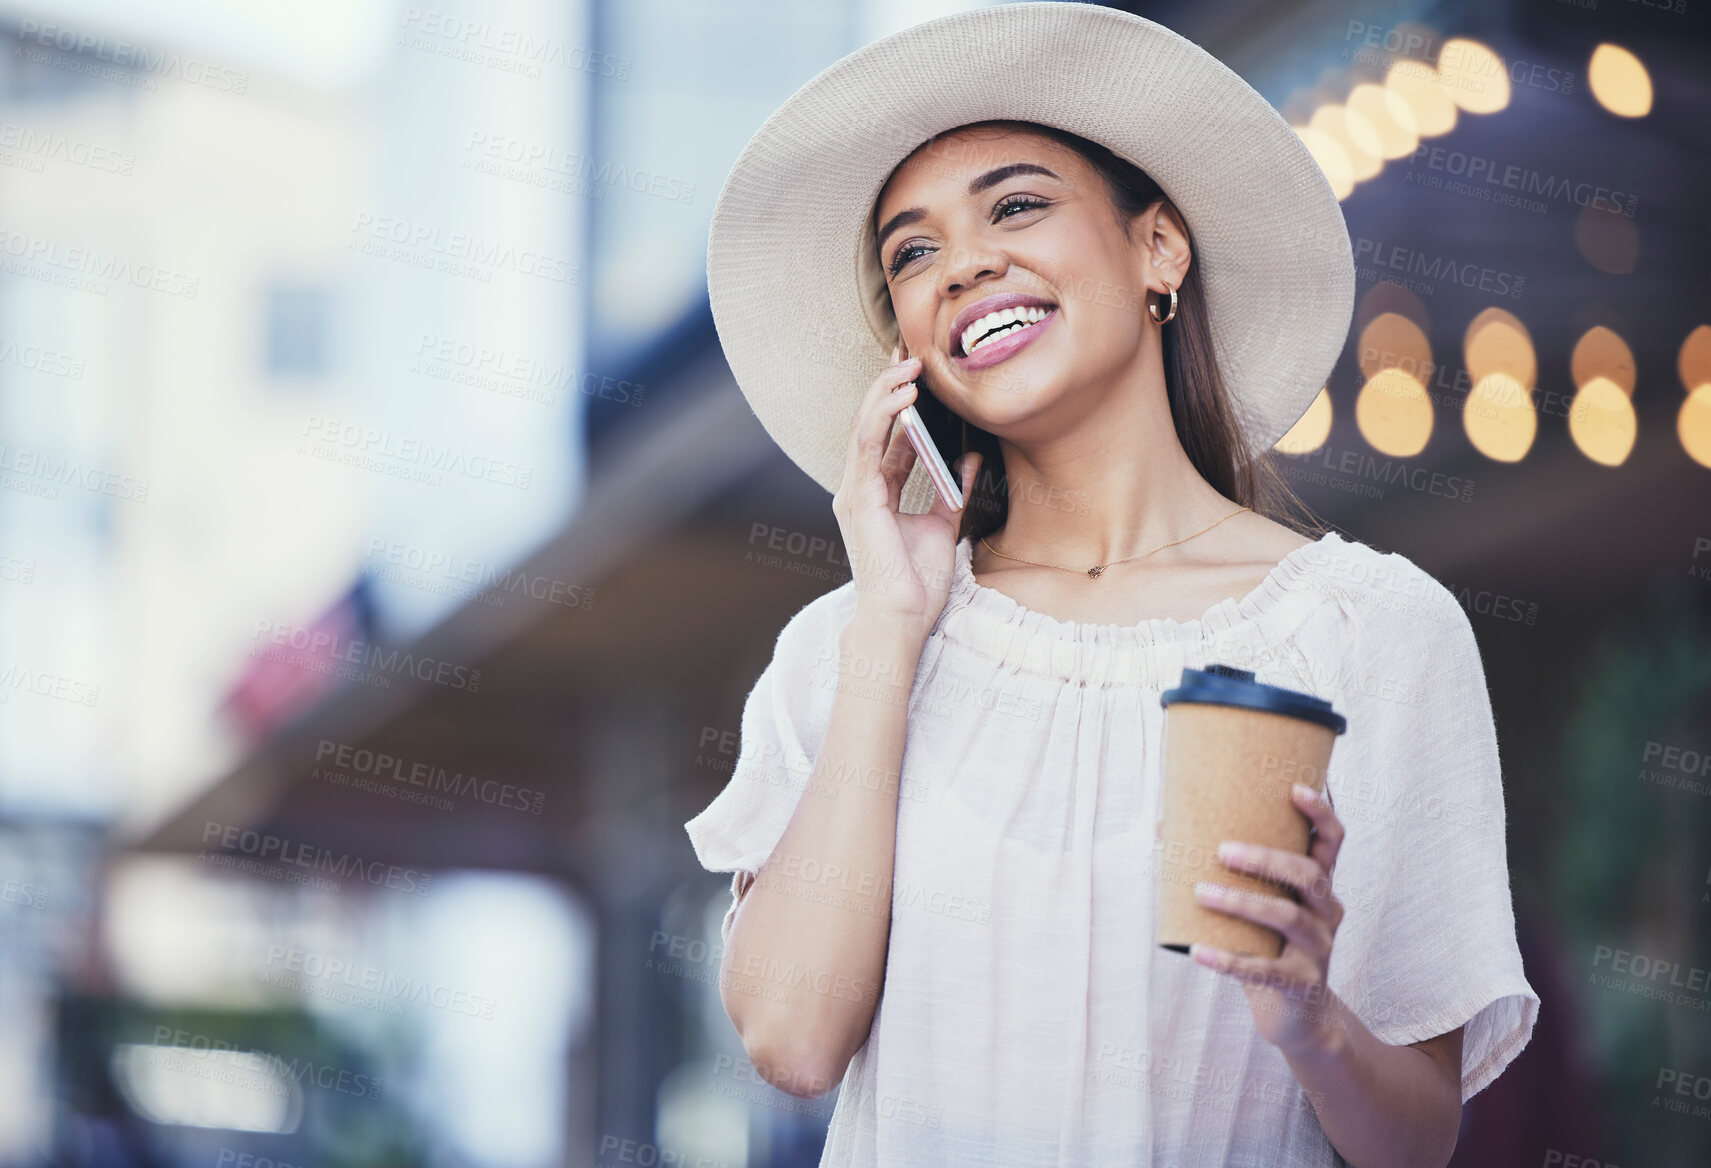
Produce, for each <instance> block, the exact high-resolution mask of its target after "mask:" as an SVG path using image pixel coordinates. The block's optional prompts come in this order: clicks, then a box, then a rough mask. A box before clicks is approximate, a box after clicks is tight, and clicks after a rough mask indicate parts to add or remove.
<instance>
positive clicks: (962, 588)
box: [934, 531, 1348, 684]
mask: <svg viewBox="0 0 1711 1168" xmlns="http://www.w3.org/2000/svg"><path fill="white" fill-rule="evenodd" d="M1347 546H1348V541H1346V540H1344V539H1343V538H1342V537H1341V536H1339V535H1338V534H1337V533H1336V532H1334V531H1327V532H1326V533H1325V534H1324V535H1323V536H1321V537H1320V538H1319V539H1318V540H1317V541H1315V542H1313V543H1307V544H1303V545H1301V546H1300V547H1298V548H1296V549H1294V550H1293V551H1291V552H1290V553H1289V554H1288V555H1286V556H1284V557H1283V559H1281V560H1279V561H1278V562H1277V563H1276V564H1275V565H1273V566H1272V569H1271V571H1270V572H1268V573H1266V576H1265V578H1264V579H1263V580H1261V581H1260V582H1259V583H1258V584H1257V585H1255V586H1254V587H1253V589H1252V590H1251V591H1249V592H1248V594H1247V595H1246V596H1243V597H1241V598H1239V599H1238V598H1236V597H1226V598H1224V599H1223V600H1220V601H1218V602H1217V603H1215V604H1213V605H1212V606H1211V607H1210V608H1208V609H1207V610H1206V611H1205V612H1204V613H1202V614H1201V615H1200V616H1198V617H1196V618H1194V619H1192V620H1186V621H1179V620H1176V619H1175V618H1173V617H1154V618H1148V619H1145V620H1142V621H1140V622H1138V623H1136V624H1132V625H1122V624H1092V623H1087V622H1080V621H1069V620H1058V619H1057V618H1055V617H1051V616H1047V615H1046V614H1045V613H1043V612H1036V611H1034V610H1033V609H1030V608H1027V607H1025V606H1023V605H1022V604H1020V603H1018V602H1017V601H1015V600H1013V599H1012V598H1011V597H1009V596H1007V595H1005V594H1004V593H1002V592H1000V591H998V590H997V589H995V588H989V587H987V586H986V585H984V584H981V583H980V582H979V581H977V580H976V579H975V576H974V545H973V541H972V540H970V539H968V538H964V539H961V540H959V541H958V542H957V545H956V567H955V570H954V572H953V575H952V578H951V586H950V595H949V597H948V599H947V603H946V605H945V608H944V612H943V613H942V614H941V615H940V617H939V621H938V623H937V624H936V625H935V626H934V632H935V633H936V634H941V635H943V636H944V637H945V638H946V639H948V640H950V641H953V642H957V643H961V644H963V645H965V646H968V647H970V648H973V649H975V650H977V651H979V652H982V653H983V654H985V655H987V656H989V657H993V658H994V659H996V660H998V661H1000V662H1001V663H1003V664H1005V665H1007V666H1009V667H1011V668H1013V669H1016V670H1021V671H1027V672H1036V673H1044V674H1048V675H1053V676H1056V677H1058V678H1060V679H1061V680H1064V681H1076V682H1080V683H1082V684H1090V683H1092V684H1104V683H1125V682H1134V681H1137V680H1139V681H1143V682H1146V681H1152V680H1156V678H1157V676H1158V675H1159V673H1160V670H1159V666H1160V665H1161V664H1162V658H1161V650H1163V651H1168V653H1167V654H1166V655H1168V656H1169V657H1170V658H1172V661H1171V664H1172V665H1173V666H1174V667H1175V668H1177V669H1180V664H1177V663H1179V662H1181V661H1182V660H1184V652H1182V651H1183V650H1186V651H1187V655H1188V656H1193V655H1194V647H1196V646H1200V645H1202V644H1204V643H1205V642H1208V641H1211V640H1214V639H1216V638H1217V637H1218V636H1219V634H1222V633H1224V632H1227V631H1229V630H1231V629H1234V628H1237V627H1238V626H1240V625H1243V624H1247V623H1251V622H1257V621H1260V620H1262V619H1263V618H1265V617H1266V616H1267V615H1268V614H1269V613H1272V612H1273V610H1275V609H1277V608H1278V607H1279V606H1280V605H1282V604H1284V602H1285V601H1286V600H1287V599H1288V598H1289V597H1290V596H1292V595H1296V594H1298V593H1299V588H1298V585H1300V583H1301V582H1302V581H1303V580H1305V579H1307V578H1309V577H1310V576H1311V575H1312V573H1313V570H1314V567H1315V565H1316V564H1318V563H1319V562H1320V561H1321V560H1322V558H1323V557H1325V556H1327V555H1334V554H1337V553H1338V552H1339V551H1342V550H1344V549H1346V548H1347ZM1319 599H1323V598H1322V597H1320V598H1319ZM1172 680H1173V683H1174V678H1173V679H1172Z"/></svg>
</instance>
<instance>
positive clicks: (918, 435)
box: [897, 402, 962, 511]
mask: <svg viewBox="0 0 1711 1168" xmlns="http://www.w3.org/2000/svg"><path fill="white" fill-rule="evenodd" d="M897 417H898V420H899V421H900V422H901V423H902V425H903V433H904V435H905V436H906V437H907V438H908V439H909V445H911V446H913V447H914V448H915V454H916V455H917V456H918V457H919V458H920V459H921V464H922V465H923V466H925V467H926V468H927V477H928V478H930V479H932V480H933V486H934V487H935V488H937V490H938V492H939V497H940V498H942V499H944V501H945V503H946V505H948V506H949V507H950V509H951V510H952V511H961V510H962V488H960V487H959V486H957V481H956V476H955V475H953V474H951V468H950V467H948V466H946V465H945V460H944V456H943V455H941V454H940V453H939V448H938V446H937V445H936V444H935V443H934V442H933V439H932V436H931V435H929V434H928V433H927V424H926V423H925V422H923V421H922V420H921V415H920V414H918V413H916V412H915V403H914V402H910V403H909V404H908V405H906V406H904V407H903V409H902V410H901V411H900V412H899V413H898V415H897Z"/></svg>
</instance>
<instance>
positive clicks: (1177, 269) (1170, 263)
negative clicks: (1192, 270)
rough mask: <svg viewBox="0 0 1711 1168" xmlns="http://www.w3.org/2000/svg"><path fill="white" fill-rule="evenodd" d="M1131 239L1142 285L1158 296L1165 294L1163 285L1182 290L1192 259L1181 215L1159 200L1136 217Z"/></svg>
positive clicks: (1164, 201) (1166, 202)
mask: <svg viewBox="0 0 1711 1168" xmlns="http://www.w3.org/2000/svg"><path fill="white" fill-rule="evenodd" d="M1134 236H1135V243H1136V245H1137V251H1138V253H1139V258H1140V261H1141V264H1142V271H1141V273H1140V278H1141V280H1142V281H1143V284H1144V286H1145V287H1146V288H1148V289H1149V290H1151V291H1154V292H1160V293H1162V292H1163V291H1164V288H1163V287H1162V285H1163V284H1169V285H1170V286H1171V287H1172V288H1180V287H1182V279H1183V277H1184V276H1186V275H1187V274H1188V265H1189V263H1190V261H1191V260H1192V259H1193V258H1194V257H1193V252H1192V249H1191V248H1190V247H1189V243H1188V229H1187V227H1185V226H1184V224H1183V222H1182V215H1181V213H1180V212H1178V211H1177V209H1176V208H1175V207H1173V206H1171V205H1170V203H1169V202H1168V201H1166V200H1164V199H1160V200H1158V201H1157V202H1155V203H1154V204H1153V205H1152V206H1150V207H1148V208H1147V209H1146V210H1145V211H1142V212H1141V213H1140V214H1139V215H1137V216H1136V217H1135V227H1134Z"/></svg>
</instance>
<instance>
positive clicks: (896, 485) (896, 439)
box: [879, 411, 916, 511]
mask: <svg viewBox="0 0 1711 1168" xmlns="http://www.w3.org/2000/svg"><path fill="white" fill-rule="evenodd" d="M899 412H901V411H899ZM886 443H887V445H886V448H885V456H884V457H883V458H881V459H880V461H879V472H880V474H882V475H884V476H885V495H886V505H887V506H888V507H890V509H891V510H892V511H896V510H897V508H898V505H899V502H900V501H901V500H902V498H903V483H904V482H905V481H906V480H907V479H908V478H909V472H910V470H912V469H913V468H914V466H915V458H916V455H915V444H914V443H913V442H910V441H909V438H908V436H907V435H905V434H904V433H903V426H902V425H901V424H900V423H898V422H897V421H896V416H895V415H893V420H892V426H891V433H890V435H889V436H888V437H887V438H886Z"/></svg>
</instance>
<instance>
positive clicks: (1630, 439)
mask: <svg viewBox="0 0 1711 1168" xmlns="http://www.w3.org/2000/svg"><path fill="white" fill-rule="evenodd" d="M1638 431H1639V421H1638V419H1637V418H1636V417H1635V416H1634V403H1633V402H1632V401H1630V400H1629V399H1628V395H1627V394H1626V393H1624V392H1622V387H1621V386H1619V385H1617V384H1616V383H1615V382H1614V381H1611V380H1610V379H1609V378H1607V377H1594V378H1593V379H1592V380H1591V381H1588V382H1587V383H1586V384H1585V385H1583V386H1581V387H1580V389H1579V390H1578V391H1576V393H1575V395H1574V402H1573V404H1572V405H1571V406H1570V407H1569V411H1568V432H1569V434H1570V436H1572V437H1573V438H1574V444H1575V445H1576V446H1578V447H1580V452H1581V453H1582V454H1584V455H1586V457H1587V458H1590V459H1591V460H1592V461H1593V462H1596V463H1598V464H1599V465H1601V466H1621V465H1622V463H1624V462H1626V461H1627V459H1628V455H1629V453H1631V452H1632V451H1633V449H1634V438H1635V436H1636V434H1637V433H1638Z"/></svg>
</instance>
